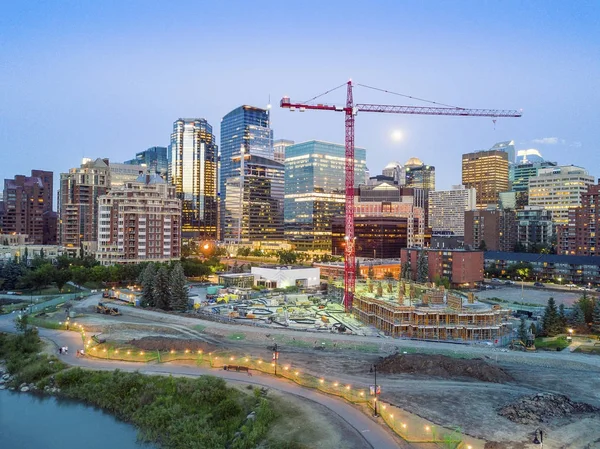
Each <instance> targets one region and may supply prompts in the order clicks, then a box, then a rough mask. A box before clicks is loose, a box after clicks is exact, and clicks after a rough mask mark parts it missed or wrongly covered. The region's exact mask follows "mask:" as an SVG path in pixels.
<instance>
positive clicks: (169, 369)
mask: <svg viewBox="0 0 600 449" xmlns="http://www.w3.org/2000/svg"><path fill="white" fill-rule="evenodd" d="M15 317H16V314H10V315H3V316H0V331H5V332H14V323H13V321H12V320H13V319H14V318H15ZM39 333H40V336H42V337H44V338H47V339H49V340H51V341H53V342H54V343H55V344H56V345H58V346H68V347H69V354H68V355H65V356H60V357H61V358H62V359H63V360H64V361H65V362H66V363H69V364H70V365H74V366H81V367H85V368H92V369H102V370H114V369H120V370H123V371H139V372H141V373H143V374H174V375H184V376H201V375H211V376H217V377H221V378H224V379H226V380H227V381H228V382H241V383H246V384H248V383H252V384H255V385H261V386H265V387H268V388H273V389H276V390H279V391H282V392H284V393H289V394H294V395H297V396H301V397H303V398H306V399H309V400H311V401H314V402H316V403H318V404H321V405H323V406H325V407H327V408H328V409H329V410H330V411H331V412H333V413H335V414H337V415H338V416H339V417H340V418H342V419H343V420H344V421H346V422H347V423H348V425H349V426H351V427H353V428H354V429H356V430H357V431H358V432H359V433H360V434H361V435H362V436H363V438H364V439H365V441H366V443H367V444H368V445H369V446H371V447H373V448H376V449H380V448H381V449H396V448H401V447H402V448H409V447H411V446H410V445H408V444H406V443H404V442H401V441H399V440H398V439H396V438H395V437H394V436H392V435H391V433H390V432H389V431H387V430H386V429H385V428H384V427H383V426H382V425H380V424H379V423H378V422H377V421H375V420H374V419H372V418H370V417H369V416H367V415H365V414H364V413H363V412H362V411H361V410H359V409H358V408H356V407H354V406H352V405H350V404H348V403H347V402H345V401H343V400H341V399H337V398H334V397H331V396H328V395H324V394H321V393H318V392H316V391H314V390H311V389H307V388H303V387H300V386H299V385H297V384H295V383H292V382H289V381H287V380H285V379H279V378H273V376H268V375H264V374H262V373H259V372H255V374H253V376H252V377H251V378H249V377H248V376H247V375H246V374H243V373H236V372H230V371H223V370H216V369H207V368H200V367H195V366H185V365H178V364H170V363H164V364H160V365H157V364H144V365H141V364H139V363H129V362H117V361H105V360H96V359H91V358H77V357H76V356H75V352H76V350H77V349H80V348H81V346H82V342H81V336H80V335H79V334H78V333H75V332H68V331H57V330H52V329H39Z"/></svg>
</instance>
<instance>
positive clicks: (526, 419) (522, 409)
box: [498, 393, 600, 424]
mask: <svg viewBox="0 0 600 449" xmlns="http://www.w3.org/2000/svg"><path fill="white" fill-rule="evenodd" d="M598 411H600V409H598V408H596V407H594V406H591V405H589V404H585V403H583V402H573V401H571V400H570V399H569V398H568V397H567V396H564V395H562V394H554V393H537V394H534V395H531V396H524V397H522V398H521V399H519V400H518V401H516V402H513V403H512V404H508V405H505V406H504V407H502V408H501V409H500V411H499V412H498V413H499V414H500V415H501V416H504V417H505V418H508V419H510V420H511V421H513V422H516V423H519V424H539V423H542V422H548V421H550V420H552V419H555V418H563V417H566V416H569V415H572V414H577V413H593V412H598Z"/></svg>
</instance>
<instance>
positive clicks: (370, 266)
mask: <svg viewBox="0 0 600 449" xmlns="http://www.w3.org/2000/svg"><path fill="white" fill-rule="evenodd" d="M367 275H368V276H369V279H375V269H374V268H373V264H370V265H369V272H368V273H367Z"/></svg>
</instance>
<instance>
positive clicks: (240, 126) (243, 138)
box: [219, 105, 281, 239]
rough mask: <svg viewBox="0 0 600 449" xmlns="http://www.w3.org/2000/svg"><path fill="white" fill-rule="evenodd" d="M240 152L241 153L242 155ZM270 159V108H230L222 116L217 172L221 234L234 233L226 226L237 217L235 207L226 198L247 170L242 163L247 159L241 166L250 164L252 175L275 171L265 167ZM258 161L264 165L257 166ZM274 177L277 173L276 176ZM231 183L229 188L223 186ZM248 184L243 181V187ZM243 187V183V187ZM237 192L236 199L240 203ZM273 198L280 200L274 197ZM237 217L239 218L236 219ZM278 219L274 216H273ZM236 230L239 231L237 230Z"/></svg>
mask: <svg viewBox="0 0 600 449" xmlns="http://www.w3.org/2000/svg"><path fill="white" fill-rule="evenodd" d="M242 154H243V155H244V156H243V157H242ZM270 161H274V154H273V131H272V130H271V128H270V121H269V111H268V110H267V109H261V108H257V107H254V106H248V105H243V106H240V107H238V108H236V109H234V110H233V111H231V112H229V113H228V114H227V115H225V117H223V119H222V120H221V157H220V173H219V194H220V202H221V230H222V232H223V238H228V239H230V238H234V237H233V236H234V234H236V233H232V232H229V231H227V233H226V232H225V228H226V226H229V229H230V230H231V226H232V224H233V222H234V221H236V220H235V219H234V218H233V217H232V216H231V215H230V216H227V214H231V213H233V211H234V209H235V208H234V206H233V203H232V201H229V202H228V201H227V195H228V194H229V193H231V194H233V192H234V191H235V187H233V184H236V183H237V184H238V185H240V183H239V179H241V177H242V176H245V175H246V174H247V173H243V171H242V169H241V167H242V164H243V163H244V164H245V163H248V165H247V166H246V167H244V169H245V170H246V169H248V168H249V167H250V166H252V167H254V168H253V169H252V171H253V173H254V175H253V176H267V177H268V174H269V173H271V174H274V171H273V170H272V169H271V168H268V167H274V166H273V165H272V163H271V162H270ZM260 164H263V168H262V169H259V166H260ZM275 178H276V176H275ZM227 183H229V184H230V186H229V188H227V187H226V185H227ZM244 185H246V186H247V187H249V185H250V184H242V187H244ZM244 188H246V187H244ZM272 194H275V195H276V194H277V189H273V190H272ZM239 195H240V194H239V193H238V194H237V197H236V200H234V203H235V202H236V201H237V202H238V203H239ZM241 195H242V198H244V197H247V198H249V194H245V193H242V194H241ZM276 201H281V198H277V199H276ZM237 221H239V220H237ZM276 221H277V220H276ZM238 234H239V232H238Z"/></svg>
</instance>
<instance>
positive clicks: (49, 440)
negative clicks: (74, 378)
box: [0, 391, 154, 449]
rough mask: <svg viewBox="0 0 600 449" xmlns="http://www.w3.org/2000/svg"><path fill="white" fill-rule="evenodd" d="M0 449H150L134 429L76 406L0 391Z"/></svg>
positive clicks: (97, 412)
mask: <svg viewBox="0 0 600 449" xmlns="http://www.w3.org/2000/svg"><path fill="white" fill-rule="evenodd" d="M0 447H1V448H2V449H31V448H44V449H81V448H82V447H83V448H85V449H106V448H119V449H152V448H153V447H154V446H151V445H147V444H140V443H138V442H137V431H136V429H135V428H134V427H133V426H131V425H129V424H125V423H123V422H121V421H118V420H117V419H115V418H114V417H113V416H111V415H109V414H107V413H104V412H102V411H101V410H98V409H95V408H93V407H89V406H86V405H83V404H80V403H78V402H73V401H68V400H57V399H56V398H53V397H39V396H35V395H32V394H25V393H13V392H10V391H0Z"/></svg>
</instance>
